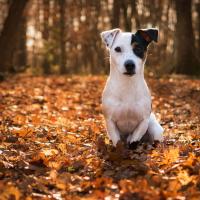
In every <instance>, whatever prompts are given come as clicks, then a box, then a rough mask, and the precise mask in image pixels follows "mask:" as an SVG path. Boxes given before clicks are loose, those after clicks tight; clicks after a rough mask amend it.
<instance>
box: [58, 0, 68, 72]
mask: <svg viewBox="0 0 200 200" xmlns="http://www.w3.org/2000/svg"><path fill="white" fill-rule="evenodd" d="M65 5H66V2H65V0H59V9H60V73H61V74H64V73H66V72H67V70H66V49H65V48H66V45H65Z"/></svg>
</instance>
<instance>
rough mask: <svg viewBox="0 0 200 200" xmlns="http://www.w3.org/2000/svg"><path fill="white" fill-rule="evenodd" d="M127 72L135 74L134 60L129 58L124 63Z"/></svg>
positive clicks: (131, 74) (126, 73) (129, 74)
mask: <svg viewBox="0 0 200 200" xmlns="http://www.w3.org/2000/svg"><path fill="white" fill-rule="evenodd" d="M124 66H125V69H126V72H124V74H125V75H128V76H133V75H134V74H135V63H134V62H133V61H132V60H127V61H126V62H125V63H124Z"/></svg>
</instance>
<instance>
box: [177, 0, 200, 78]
mask: <svg viewBox="0 0 200 200" xmlns="http://www.w3.org/2000/svg"><path fill="white" fill-rule="evenodd" d="M175 6H176V15H177V25H176V33H175V39H176V46H175V48H176V49H175V51H176V58H175V59H176V61H175V72H176V73H178V74H188V75H195V74H197V73H199V66H200V64H199V62H198V59H197V55H196V49H195V39H194V32H193V27H192V14H191V7H192V0H185V1H184V3H183V1H182V0H176V1H175Z"/></svg>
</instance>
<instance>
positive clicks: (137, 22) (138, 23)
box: [131, 0, 140, 29]
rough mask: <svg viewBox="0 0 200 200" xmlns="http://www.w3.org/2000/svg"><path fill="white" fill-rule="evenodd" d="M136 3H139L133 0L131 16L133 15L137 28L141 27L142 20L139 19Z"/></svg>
mask: <svg viewBox="0 0 200 200" xmlns="http://www.w3.org/2000/svg"><path fill="white" fill-rule="evenodd" d="M136 3H137V2H136V0H131V16H133V17H134V20H135V29H139V28H140V21H139V16H138V12H137V9H136Z"/></svg>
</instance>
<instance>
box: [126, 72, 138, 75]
mask: <svg viewBox="0 0 200 200" xmlns="http://www.w3.org/2000/svg"><path fill="white" fill-rule="evenodd" d="M123 74H124V75H127V76H133V75H135V74H136V73H135V72H124V73H123Z"/></svg>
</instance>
